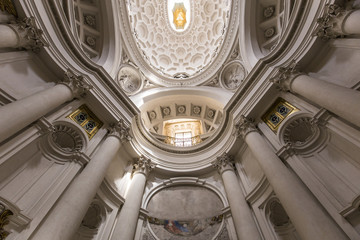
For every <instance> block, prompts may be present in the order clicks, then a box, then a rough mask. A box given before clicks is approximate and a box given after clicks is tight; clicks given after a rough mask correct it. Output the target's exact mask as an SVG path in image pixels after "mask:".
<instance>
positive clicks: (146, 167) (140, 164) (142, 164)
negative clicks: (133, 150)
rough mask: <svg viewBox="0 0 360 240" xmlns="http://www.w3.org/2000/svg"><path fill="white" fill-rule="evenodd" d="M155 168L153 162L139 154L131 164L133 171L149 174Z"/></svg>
mask: <svg viewBox="0 0 360 240" xmlns="http://www.w3.org/2000/svg"><path fill="white" fill-rule="evenodd" d="M154 168H155V164H153V163H152V162H151V160H150V159H148V158H145V157H144V156H140V158H139V159H138V160H137V161H136V162H135V163H134V165H133V172H134V173H143V174H145V175H147V174H149V173H150V172H151V171H152V170H153V169H154Z"/></svg>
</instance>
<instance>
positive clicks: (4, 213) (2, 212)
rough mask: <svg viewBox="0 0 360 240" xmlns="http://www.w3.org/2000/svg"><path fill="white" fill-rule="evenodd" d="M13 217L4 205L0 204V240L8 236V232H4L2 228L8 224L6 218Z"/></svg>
mask: <svg viewBox="0 0 360 240" xmlns="http://www.w3.org/2000/svg"><path fill="white" fill-rule="evenodd" d="M11 215H14V213H13V212H12V211H11V210H9V209H7V208H6V207H5V205H4V204H2V203H0V239H1V240H5V238H6V237H7V236H8V235H9V234H10V233H9V232H8V231H5V230H4V226H6V225H8V224H9V223H10V221H9V219H8V217H9V216H11Z"/></svg>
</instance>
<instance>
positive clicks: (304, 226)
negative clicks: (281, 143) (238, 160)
mask: <svg viewBox="0 0 360 240" xmlns="http://www.w3.org/2000/svg"><path fill="white" fill-rule="evenodd" d="M237 131H238V134H239V135H241V136H242V137H243V138H244V140H245V142H246V143H247V145H248V147H249V149H250V150H251V152H252V153H253V155H254V156H255V158H256V159H257V160H258V162H259V165H260V167H261V169H262V170H263V172H264V174H265V176H266V178H267V180H268V181H269V183H270V185H271V186H272V188H273V189H274V192H275V194H276V196H277V197H278V198H279V200H280V202H281V204H282V205H283V207H284V209H285V210H286V213H287V214H288V216H289V218H290V219H291V221H292V223H293V224H294V226H295V228H296V230H297V231H298V233H299V235H300V237H301V239H303V240H313V239H328V240H331V239H333V240H340V239H348V237H347V236H346V235H345V234H344V232H343V231H342V230H341V229H340V228H339V227H338V225H337V224H336V223H335V222H334V221H333V219H332V218H331V217H330V215H329V214H328V213H327V212H326V211H325V209H324V208H323V207H322V206H321V205H320V204H319V203H318V202H317V200H316V199H315V198H314V196H313V195H312V194H311V193H310V192H309V190H308V189H307V188H306V187H305V185H304V184H303V183H302V182H301V181H300V180H299V179H298V178H297V177H296V176H295V175H294V174H293V173H292V172H291V171H290V170H289V169H288V168H287V167H286V166H285V165H284V164H283V163H282V161H281V160H280V159H279V158H278V156H276V154H275V153H274V151H273V149H272V148H271V147H270V146H269V144H268V143H267V142H266V141H265V139H264V137H263V136H261V135H260V133H259V132H258V130H257V129H256V128H255V126H254V124H253V123H252V122H251V121H249V120H248V119H246V118H245V117H243V116H242V118H241V120H240V123H239V125H237Z"/></svg>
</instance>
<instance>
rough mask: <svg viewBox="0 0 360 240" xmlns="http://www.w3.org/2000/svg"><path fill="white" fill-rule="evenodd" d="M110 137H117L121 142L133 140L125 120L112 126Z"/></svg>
mask: <svg viewBox="0 0 360 240" xmlns="http://www.w3.org/2000/svg"><path fill="white" fill-rule="evenodd" d="M108 130H109V136H113V137H117V138H118V139H119V140H120V141H121V142H124V141H130V140H131V139H132V137H131V135H130V128H129V127H127V126H126V125H125V122H124V120H123V119H120V121H118V122H117V123H113V124H111V125H110V128H109V129H108Z"/></svg>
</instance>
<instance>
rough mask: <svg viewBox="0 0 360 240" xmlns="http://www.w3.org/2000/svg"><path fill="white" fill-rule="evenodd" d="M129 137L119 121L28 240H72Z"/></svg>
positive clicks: (127, 130)
mask: <svg viewBox="0 0 360 240" xmlns="http://www.w3.org/2000/svg"><path fill="white" fill-rule="evenodd" d="M129 138H130V136H129V129H128V128H127V127H126V126H125V124H124V122H123V121H122V120H121V121H120V122H118V123H117V124H115V125H113V126H112V128H110V133H109V134H108V136H107V138H106V139H105V141H104V142H103V143H102V144H101V147H100V148H99V149H98V150H97V152H96V153H95V155H94V157H92V159H91V160H90V161H89V163H88V164H87V166H86V167H85V168H84V170H83V171H82V172H81V173H80V174H79V175H78V176H77V177H76V178H75V179H74V180H73V182H72V183H71V184H70V185H69V187H68V188H67V189H66V191H65V192H64V193H63V195H62V196H61V197H60V199H59V200H58V202H57V203H56V204H55V206H54V207H53V208H52V209H51V210H50V213H49V214H48V215H47V217H46V218H45V221H44V223H43V224H42V225H41V226H40V228H39V229H38V230H37V231H36V232H35V233H34V234H33V235H32V236H31V238H30V239H33V240H49V239H52V240H70V239H72V238H73V235H74V234H75V232H76V231H77V230H78V228H79V226H80V224H81V221H82V219H83V218H84V216H85V214H86V212H87V210H88V208H89V206H90V204H91V202H92V200H93V198H94V196H95V194H96V191H97V190H98V188H99V187H100V184H101V183H102V181H103V180H104V177H105V174H106V171H107V169H108V167H109V165H110V163H111V161H112V160H113V158H114V157H115V155H116V154H117V152H118V150H119V149H120V147H121V143H122V142H123V141H124V140H126V139H129Z"/></svg>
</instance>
